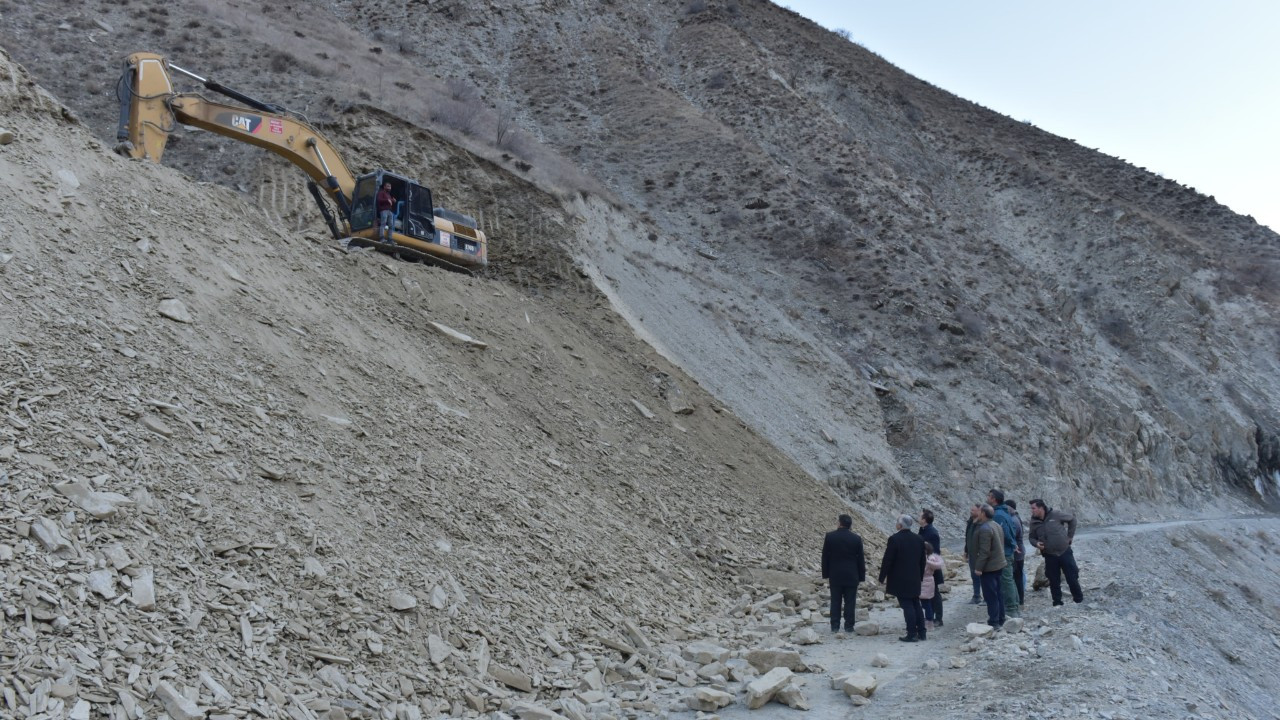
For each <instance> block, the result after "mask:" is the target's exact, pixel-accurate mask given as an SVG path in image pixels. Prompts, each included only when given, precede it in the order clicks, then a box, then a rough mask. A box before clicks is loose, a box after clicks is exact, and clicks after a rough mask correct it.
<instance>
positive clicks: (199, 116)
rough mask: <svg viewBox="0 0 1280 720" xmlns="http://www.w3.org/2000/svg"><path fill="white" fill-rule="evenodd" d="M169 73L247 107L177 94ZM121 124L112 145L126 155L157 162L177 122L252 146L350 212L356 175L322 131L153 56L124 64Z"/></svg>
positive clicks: (137, 56) (133, 58) (119, 89)
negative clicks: (298, 171)
mask: <svg viewBox="0 0 1280 720" xmlns="http://www.w3.org/2000/svg"><path fill="white" fill-rule="evenodd" d="M170 71H175V72H179V73H182V74H183V75H186V76H188V77H190V78H192V79H193V80H195V81H196V82H199V83H201V84H203V85H204V86H205V87H206V88H208V89H210V90H213V91H214V92H218V93H222V94H224V95H227V96H229V97H231V98H234V99H235V100H238V101H240V102H242V103H244V104H245V105H248V106H249V108H248V109H246V108H244V107H240V106H237V105H230V104H227V103H221V102H215V101H213V100H210V99H208V98H206V97H204V96H203V95H199V94H196V93H176V92H174V90H173V82H172V76H171V74H170ZM117 94H118V95H119V96H120V124H119V126H118V127H117V129H116V139H117V141H118V142H119V144H118V145H117V146H116V147H117V150H119V151H120V152H121V153H122V154H125V155H128V156H129V157H135V158H144V159H147V160H151V161H152V162H160V158H161V156H162V155H163V154H164V149H165V145H166V144H167V143H168V141H169V134H170V133H172V132H173V131H174V130H175V129H176V127H177V125H178V124H182V125H190V126H192V127H198V128H200V129H202V130H208V131H210V132H214V133H218V134H219V135H225V136H228V137H231V138H233V139H235V140H240V141H242V142H246V143H249V144H251V145H256V146H258V147H260V148H262V149H264V150H268V151H270V152H273V153H275V154H277V155H279V156H281V157H283V158H284V159H286V160H288V161H289V162H291V163H293V164H294V165H297V166H298V167H299V168H301V169H302V171H303V172H305V173H306V174H307V175H308V176H309V177H310V178H311V180H312V181H313V182H315V183H316V184H317V185H319V186H320V187H323V188H324V189H325V190H326V191H327V192H328V193H329V195H330V197H331V198H332V199H333V201H334V202H336V203H337V205H338V207H339V208H340V209H341V211H342V214H343V215H347V214H349V213H350V208H351V197H352V193H353V191H354V190H355V184H356V181H355V177H354V176H353V175H352V174H351V171H350V170H349V169H348V168H347V165H346V163H345V162H343V160H342V156H341V155H339V154H338V151H337V150H336V149H335V148H334V147H333V145H332V144H330V143H329V141H328V140H327V139H325V137H324V135H322V134H321V133H320V131H318V130H316V129H315V128H313V127H312V126H311V125H309V124H307V123H305V122H303V121H302V120H299V119H297V118H295V117H293V116H291V115H288V114H285V112H284V111H283V109H282V108H280V107H278V106H275V105H271V104H269V103H264V102H261V101H259V100H255V99H253V98H251V97H249V96H247V95H244V94H242V93H239V92H236V91H234V90H231V89H230V88H227V87H226V86H223V85H221V84H219V83H216V82H214V81H212V80H206V79H205V78H202V77H200V76H198V75H195V74H194V73H191V72H188V71H186V70H183V69H182V68H179V67H178V66H176V65H172V64H170V63H169V62H168V61H166V60H165V59H164V58H163V57H162V56H160V55H156V54H154V53H134V54H133V55H130V56H129V57H128V59H127V60H126V61H125V72H124V74H123V75H122V76H121V78H120V85H119V87H117Z"/></svg>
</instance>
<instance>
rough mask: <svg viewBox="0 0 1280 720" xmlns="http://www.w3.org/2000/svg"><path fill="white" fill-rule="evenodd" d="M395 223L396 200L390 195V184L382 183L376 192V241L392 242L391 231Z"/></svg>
mask: <svg viewBox="0 0 1280 720" xmlns="http://www.w3.org/2000/svg"><path fill="white" fill-rule="evenodd" d="M395 222H396V198H395V196H394V195H392V194H391V183H389V182H384V183H382V189H381V190H379V191H378V239H379V240H383V241H385V242H394V241H393V240H392V239H391V231H392V229H394V227H395Z"/></svg>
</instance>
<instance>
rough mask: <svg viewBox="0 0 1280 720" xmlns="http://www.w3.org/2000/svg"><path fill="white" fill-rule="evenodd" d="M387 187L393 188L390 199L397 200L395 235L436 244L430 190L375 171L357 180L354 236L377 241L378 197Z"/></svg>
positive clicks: (381, 171)
mask: <svg viewBox="0 0 1280 720" xmlns="http://www.w3.org/2000/svg"><path fill="white" fill-rule="evenodd" d="M384 183H389V184H390V185H391V197H393V198H395V200H396V204H395V208H394V212H395V220H394V221H393V223H394V224H393V225H392V231H393V232H395V233H399V234H401V235H408V236H409V237H412V238H416V239H418V240H422V241H423V242H436V238H435V235H436V226H435V220H434V214H433V205H432V203H431V189H430V188H427V187H425V186H423V185H419V184H418V183H417V182H415V181H413V180H410V179H408V178H405V177H401V176H400V175H396V174H394V173H390V172H387V171H386V170H375V171H373V172H371V173H368V174H366V175H361V176H360V177H358V178H356V188H355V192H354V193H353V194H352V198H351V233H352V234H353V235H359V236H363V237H367V238H370V239H372V238H376V237H377V229H378V228H377V226H378V210H377V196H378V190H379V189H380V188H381V187H382V185H383V184H384ZM364 231H370V232H368V233H366V232H364Z"/></svg>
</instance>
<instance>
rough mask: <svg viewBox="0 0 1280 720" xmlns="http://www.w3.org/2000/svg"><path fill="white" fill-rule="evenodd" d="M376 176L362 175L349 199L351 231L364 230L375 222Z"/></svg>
mask: <svg viewBox="0 0 1280 720" xmlns="http://www.w3.org/2000/svg"><path fill="white" fill-rule="evenodd" d="M377 195H378V174H377V173H371V174H369V175H362V176H361V177H360V179H359V180H357V181H356V189H355V191H354V192H353V193H352V198H351V229H352V231H356V230H364V229H367V228H370V227H373V224H374V223H375V222H376V221H377V214H378V213H377V205H376V202H377Z"/></svg>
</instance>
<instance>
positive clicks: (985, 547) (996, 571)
mask: <svg viewBox="0 0 1280 720" xmlns="http://www.w3.org/2000/svg"><path fill="white" fill-rule="evenodd" d="M981 513H982V514H981V515H980V518H981V520H982V524H981V525H979V526H978V529H977V530H976V531H975V532H974V534H973V572H974V573H975V574H977V576H978V580H979V581H980V582H981V583H982V598H983V600H985V601H986V602H987V624H988V625H990V626H991V627H997V628H998V627H1000V626H1001V625H1004V621H1005V611H1004V599H1003V598H1002V597H1001V595H1000V573H1001V571H1002V570H1004V566H1005V559H1004V531H1003V530H1002V529H1001V528H1000V526H999V525H996V523H995V521H994V520H992V518H994V517H995V515H996V511H995V510H994V509H993V508H992V507H991V506H990V505H983V506H982V510H981Z"/></svg>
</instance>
